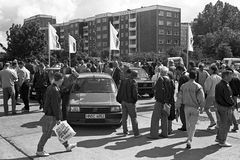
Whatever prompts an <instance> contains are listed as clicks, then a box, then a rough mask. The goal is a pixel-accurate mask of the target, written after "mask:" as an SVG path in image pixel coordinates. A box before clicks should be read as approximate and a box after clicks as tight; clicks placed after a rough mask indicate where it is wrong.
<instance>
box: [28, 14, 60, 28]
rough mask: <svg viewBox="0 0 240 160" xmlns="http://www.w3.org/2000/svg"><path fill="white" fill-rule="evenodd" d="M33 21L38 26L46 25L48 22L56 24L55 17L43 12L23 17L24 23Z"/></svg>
mask: <svg viewBox="0 0 240 160" xmlns="http://www.w3.org/2000/svg"><path fill="white" fill-rule="evenodd" d="M30 22H35V23H37V24H39V26H40V28H42V27H47V26H48V23H50V24H56V17H54V16H50V15H44V14H38V15H35V16H32V17H29V18H26V19H24V24H25V23H30Z"/></svg>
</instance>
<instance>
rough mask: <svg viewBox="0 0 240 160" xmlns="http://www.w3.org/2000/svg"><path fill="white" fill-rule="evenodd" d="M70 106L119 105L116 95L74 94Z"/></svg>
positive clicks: (71, 96)
mask: <svg viewBox="0 0 240 160" xmlns="http://www.w3.org/2000/svg"><path fill="white" fill-rule="evenodd" d="M70 105H100V106H101V105H119V103H118V102H117V101H116V93H72V94H71V95H70Z"/></svg>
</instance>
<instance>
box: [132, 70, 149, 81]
mask: <svg viewBox="0 0 240 160" xmlns="http://www.w3.org/2000/svg"><path fill="white" fill-rule="evenodd" d="M133 70H134V71H135V72H137V78H138V79H142V78H148V74H147V72H146V71H145V70H143V69H133Z"/></svg>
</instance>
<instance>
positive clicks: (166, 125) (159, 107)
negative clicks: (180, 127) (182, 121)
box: [150, 102, 172, 138]
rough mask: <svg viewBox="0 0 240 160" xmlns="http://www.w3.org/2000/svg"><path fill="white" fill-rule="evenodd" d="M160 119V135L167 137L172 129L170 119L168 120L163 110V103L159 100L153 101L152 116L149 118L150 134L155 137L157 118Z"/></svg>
mask: <svg viewBox="0 0 240 160" xmlns="http://www.w3.org/2000/svg"><path fill="white" fill-rule="evenodd" d="M160 119H161V128H162V133H161V134H162V135H163V136H164V137H167V136H168V134H169V133H170V132H171V131H172V121H169V120H168V115H167V113H166V112H165V111H163V104H162V103H160V102H155V105H154V109H153V113H152V118H151V128H150V136H151V137H153V138H157V137H158V136H159V120H160Z"/></svg>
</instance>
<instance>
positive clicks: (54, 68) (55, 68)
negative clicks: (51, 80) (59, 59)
mask: <svg viewBox="0 0 240 160" xmlns="http://www.w3.org/2000/svg"><path fill="white" fill-rule="evenodd" d="M60 69H61V68H57V67H51V68H46V70H60Z"/></svg>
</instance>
